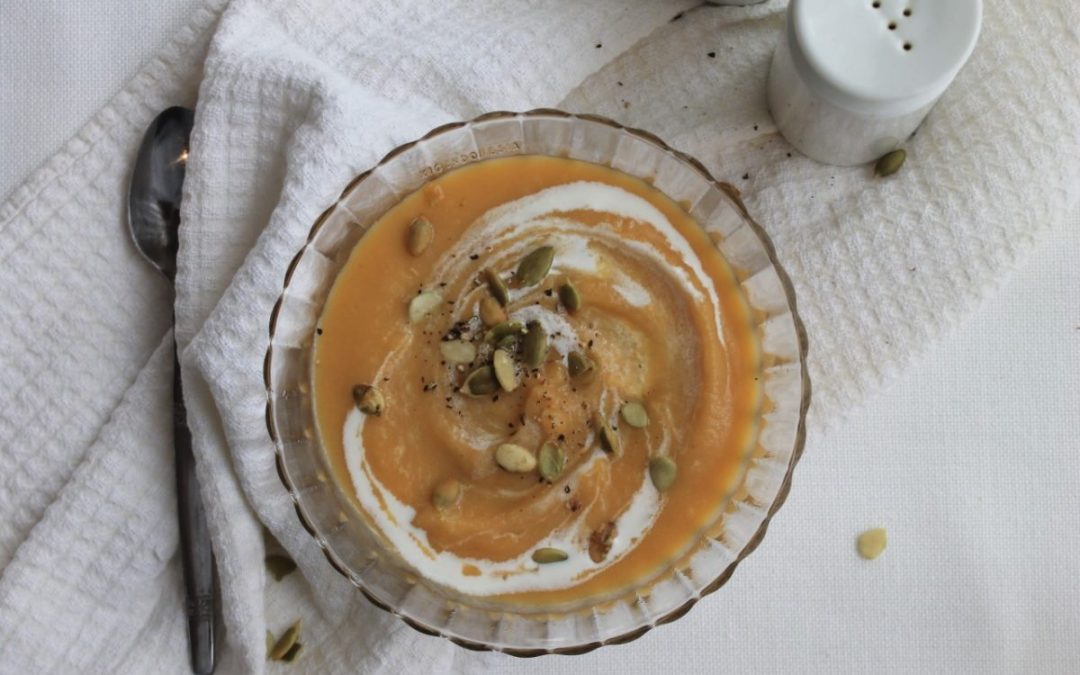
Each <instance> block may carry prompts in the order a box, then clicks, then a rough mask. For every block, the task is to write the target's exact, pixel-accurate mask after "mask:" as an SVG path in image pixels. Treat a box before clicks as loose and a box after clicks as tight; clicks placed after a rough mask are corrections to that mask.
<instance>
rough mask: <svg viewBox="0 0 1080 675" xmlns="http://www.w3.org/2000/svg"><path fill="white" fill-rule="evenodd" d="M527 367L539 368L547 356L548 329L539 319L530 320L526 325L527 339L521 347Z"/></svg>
mask: <svg viewBox="0 0 1080 675" xmlns="http://www.w3.org/2000/svg"><path fill="white" fill-rule="evenodd" d="M521 351H522V357H523V360H524V362H525V366H526V367H527V368H539V367H540V365H541V364H542V363H544V359H545V358H547V351H548V339H547V331H545V330H544V326H543V324H541V323H540V322H539V321H530V322H529V323H528V325H527V326H526V333H525V341H524V344H523V345H522V348H521Z"/></svg>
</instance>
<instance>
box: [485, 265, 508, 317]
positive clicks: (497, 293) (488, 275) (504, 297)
mask: <svg viewBox="0 0 1080 675" xmlns="http://www.w3.org/2000/svg"><path fill="white" fill-rule="evenodd" d="M484 278H485V279H487V285H488V290H489V291H491V297H493V298H495V299H496V300H497V301H498V302H499V304H500V305H502V306H503V307H506V306H507V305H508V304H510V289H509V288H507V287H506V282H505V281H503V280H502V277H500V276H499V273H498V272H496V271H495V270H493V269H491V268H490V267H487V268H485V269H484Z"/></svg>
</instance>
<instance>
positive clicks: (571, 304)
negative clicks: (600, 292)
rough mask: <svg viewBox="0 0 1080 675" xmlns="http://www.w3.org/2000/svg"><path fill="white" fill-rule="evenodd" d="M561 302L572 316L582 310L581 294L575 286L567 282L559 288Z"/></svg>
mask: <svg viewBox="0 0 1080 675" xmlns="http://www.w3.org/2000/svg"><path fill="white" fill-rule="evenodd" d="M559 301H560V302H562V304H563V307H565V308H566V311H568V312H570V313H571V314H572V313H574V312H576V311H578V310H579V309H581V294H580V293H578V289H577V287H576V286H574V284H572V283H570V282H569V281H567V282H566V283H564V284H563V285H562V286H559Z"/></svg>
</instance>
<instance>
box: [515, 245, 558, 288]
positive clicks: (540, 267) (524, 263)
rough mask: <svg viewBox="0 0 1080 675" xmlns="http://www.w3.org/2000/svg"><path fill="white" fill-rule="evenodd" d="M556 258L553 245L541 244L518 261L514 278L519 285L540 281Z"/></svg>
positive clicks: (533, 283)
mask: <svg viewBox="0 0 1080 675" xmlns="http://www.w3.org/2000/svg"><path fill="white" fill-rule="evenodd" d="M554 259H555V249H554V248H553V247H551V246H541V247H540V248H537V249H533V251H532V252H531V253H529V255H527V256H525V257H524V258H522V259H521V262H519V263H518V266H517V272H515V273H514V280H515V281H517V283H518V285H519V286H533V285H536V284H538V283H540V282H541V281H542V280H543V278H544V277H546V276H547V273H548V271H549V270H550V269H551V262H552V261H553V260H554Z"/></svg>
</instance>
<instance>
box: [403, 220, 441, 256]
mask: <svg viewBox="0 0 1080 675" xmlns="http://www.w3.org/2000/svg"><path fill="white" fill-rule="evenodd" d="M433 239H435V226H434V225H432V224H431V221H430V220H428V219H427V218H425V217H423V216H420V217H419V218H417V219H416V220H414V221H412V223H410V224H409V234H408V236H407V237H406V240H405V243H406V244H407V245H408V247H409V253H411V254H413V255H420V254H422V253H423V252H424V251H426V250H427V247H428V246H431V242H432V240H433Z"/></svg>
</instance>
